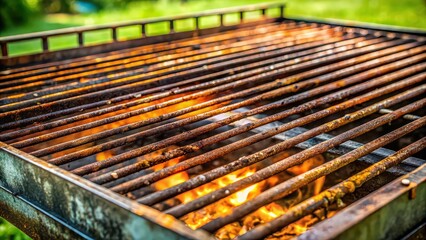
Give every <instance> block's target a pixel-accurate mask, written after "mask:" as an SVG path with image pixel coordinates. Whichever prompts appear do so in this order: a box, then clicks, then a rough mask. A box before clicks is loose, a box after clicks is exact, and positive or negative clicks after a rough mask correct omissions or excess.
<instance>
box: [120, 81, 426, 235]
mask: <svg viewBox="0 0 426 240" xmlns="http://www.w3.org/2000/svg"><path fill="white" fill-rule="evenodd" d="M416 90H417V91H416ZM425 90H426V85H423V86H422V87H420V88H417V89H413V90H412V91H408V92H405V93H404V94H398V95H396V96H394V97H391V98H389V99H386V100H384V101H381V102H379V103H377V104H373V105H371V106H369V107H367V108H364V109H362V110H359V111H357V112H354V113H352V114H347V115H345V116H344V117H341V118H339V119H336V120H334V121H332V122H329V123H327V124H323V125H321V126H319V127H317V128H314V129H312V130H310V131H307V132H305V133H303V134H301V135H299V136H297V137H294V138H292V139H289V140H288V141H284V142H282V143H279V144H277V145H274V146H271V147H269V148H266V149H265V150H262V151H260V152H258V153H255V154H253V155H250V156H248V157H243V158H240V159H238V160H237V161H235V162H233V164H232V165H235V166H237V167H238V168H241V167H243V166H248V165H251V164H253V163H255V162H258V161H260V160H263V159H265V158H267V157H269V156H272V155H275V154H277V153H279V152H281V151H283V150H285V149H288V148H290V147H292V146H294V145H296V144H297V143H300V142H302V141H305V140H307V139H309V138H312V137H313V136H316V135H318V134H320V133H324V132H328V131H331V130H333V129H335V128H338V127H340V126H343V125H345V124H347V123H349V122H352V121H355V120H357V119H360V118H362V117H365V116H368V115H370V114H372V113H374V112H376V111H378V110H379V109H380V108H383V107H387V106H388V105H393V104H396V103H398V102H401V101H403V100H406V99H409V98H410V97H413V95H411V94H414V96H416V95H418V94H422V93H424V91H425ZM410 95H411V96H410ZM424 104H426V100H422V101H420V102H416V104H411V105H408V106H407V107H404V108H402V109H401V110H400V111H394V112H392V113H389V114H387V115H384V116H382V117H380V118H377V119H375V121H372V122H368V123H366V124H363V125H361V126H358V127H356V128H353V129H351V130H349V131H347V132H345V133H344V134H341V135H338V136H336V137H335V138H332V139H330V140H327V141H325V142H322V143H320V144H318V145H316V146H314V147H312V148H310V149H307V150H304V151H302V152H300V153H297V154H295V155H292V156H290V157H289V158H287V159H286V161H280V162H278V163H276V164H274V165H271V166H269V167H267V168H264V169H262V170H259V171H257V172H256V173H254V174H253V175H250V176H249V177H247V178H244V179H242V180H239V181H238V182H235V183H233V184H231V185H228V186H227V187H224V188H221V189H219V190H217V191H215V192H212V193H209V194H207V195H204V196H202V197H200V198H198V199H197V200H194V201H192V202H190V203H187V204H185V205H180V206H177V207H175V208H172V209H169V210H167V211H166V212H167V213H169V214H171V215H173V216H178V217H180V216H183V215H185V214H187V213H189V212H192V211H194V210H196V209H199V208H201V207H204V206H206V205H208V204H210V203H213V202H214V201H217V199H221V198H223V197H226V196H229V195H230V194H232V193H234V192H236V191H238V190H241V189H243V188H245V187H248V186H250V185H251V184H254V183H256V182H260V181H262V180H265V179H266V178H268V177H271V176H273V175H275V174H277V173H279V172H282V171H284V170H286V169H288V168H290V167H292V166H295V165H297V164H300V163H302V162H303V161H304V160H306V159H308V158H310V157H312V156H315V155H318V154H320V153H323V152H325V151H327V150H328V149H329V148H332V147H333V146H336V145H338V144H340V143H343V142H345V141H347V140H349V139H352V138H354V137H357V136H359V135H361V134H363V133H365V132H368V131H371V130H372V129H374V128H376V127H378V126H381V125H383V124H385V123H388V122H390V121H392V120H394V119H396V118H398V117H399V113H401V112H402V113H403V114H402V115H404V114H406V113H409V112H411V111H414V110H417V109H419V108H421V107H423V106H424ZM402 115H401V116H402ZM294 122H295V121H293V122H291V123H294ZM291 123H290V124H291ZM218 169H219V168H218ZM113 189H114V188H113ZM237 212H238V214H241V215H238V216H240V217H242V216H245V215H246V212H240V211H234V214H233V216H232V218H233V219H234V220H233V221H235V217H236V216H237ZM229 219H231V217H228V219H225V220H222V219H220V220H217V221H216V222H220V221H222V222H220V223H219V224H217V225H213V226H214V227H211V228H210V227H209V226H211V225H209V226H207V227H206V228H205V229H208V231H212V232H213V231H215V230H217V229H218V228H219V227H217V226H219V225H221V227H222V226H224V225H226V224H228V223H231V222H233V221H231V220H229ZM229 221H230V222H229ZM224 222H226V224H224V225H222V223H224ZM211 223H212V224H214V222H213V221H212V222H211Z"/></svg>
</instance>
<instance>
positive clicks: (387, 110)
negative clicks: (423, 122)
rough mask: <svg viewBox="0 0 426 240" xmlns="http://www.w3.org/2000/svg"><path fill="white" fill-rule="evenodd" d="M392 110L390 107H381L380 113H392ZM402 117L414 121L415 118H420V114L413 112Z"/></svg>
mask: <svg viewBox="0 0 426 240" xmlns="http://www.w3.org/2000/svg"><path fill="white" fill-rule="evenodd" d="M390 112H392V110H390V109H380V111H379V113H380V114H387V113H390ZM402 118H403V119H406V120H410V121H414V120H417V119H419V118H420V116H417V115H413V114H407V115H404V116H402Z"/></svg>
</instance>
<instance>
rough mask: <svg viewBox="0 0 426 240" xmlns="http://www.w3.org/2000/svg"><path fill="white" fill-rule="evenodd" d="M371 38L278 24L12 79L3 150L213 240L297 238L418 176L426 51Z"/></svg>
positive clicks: (3, 99) (4, 93) (4, 95)
mask: <svg viewBox="0 0 426 240" xmlns="http://www.w3.org/2000/svg"><path fill="white" fill-rule="evenodd" d="M376 33H377V34H374V32H372V31H367V30H365V31H354V30H353V29H352V28H343V27H338V26H332V25H327V24H316V23H309V22H303V21H292V20H284V21H282V22H277V23H276V22H274V23H265V24H261V25H258V26H245V27H241V28H239V29H237V30H232V31H227V32H222V33H216V34H213V35H207V36H199V37H194V38H191V39H184V40H177V41H175V42H172V43H156V44H151V45H146V46H140V47H136V48H130V49H126V50H118V51H115V52H112V53H111V54H98V55H89V56H86V57H82V58H76V59H72V60H63V61H58V62H54V63H46V64H39V65H32V66H25V67H20V68H19V67H18V68H12V69H9V70H7V71H4V72H2V73H3V75H1V76H0V122H1V124H0V131H1V134H0V141H3V142H5V143H7V144H9V145H11V146H13V147H15V148H18V149H20V150H22V151H24V152H27V153H29V154H31V155H33V156H35V157H38V158H40V159H43V160H45V161H47V162H48V163H51V164H54V165H57V166H60V167H61V168H63V169H65V170H67V171H70V172H71V173H73V174H76V175H79V176H82V177H84V178H86V179H88V180H90V181H92V182H94V183H96V184H99V185H102V186H104V187H105V188H108V189H110V190H112V191H114V192H116V193H119V194H122V195H124V196H126V197H128V198H130V199H132V200H134V201H137V202H138V203H141V204H145V205H148V206H151V207H152V208H155V209H158V210H159V211H162V212H165V213H167V214H170V215H172V216H174V217H176V218H179V219H180V220H182V221H183V222H185V223H186V224H187V225H188V226H189V227H190V228H192V229H199V228H201V229H204V230H206V231H208V232H210V233H212V234H214V235H215V236H216V237H217V238H219V239H230V238H238V239H257V238H265V237H266V238H267V239H286V238H291V237H294V236H298V235H300V234H302V233H304V232H305V231H306V230H307V229H309V228H312V227H314V226H315V224H316V223H317V222H320V221H323V220H324V219H326V218H330V217H332V216H333V215H334V214H337V213H338V211H339V210H340V209H342V208H344V207H345V206H346V205H348V204H350V203H353V202H355V201H357V200H358V199H360V198H361V197H363V196H365V195H367V194H368V193H371V192H373V191H375V190H377V189H378V188H380V187H381V186H383V185H385V184H386V183H389V182H390V181H391V180H393V179H395V178H397V177H398V176H400V175H402V174H406V173H408V172H410V171H412V170H414V169H415V168H416V167H418V166H420V165H422V164H424V163H425V161H424V160H421V159H418V158H416V157H422V156H424V151H423V152H422V150H423V149H424V148H425V146H426V139H425V128H424V125H425V124H426V117H423V116H424V110H425V105H426V99H425V98H424V94H425V93H426V84H425V79H426V72H425V69H426V62H425V59H426V44H425V41H424V39H420V40H419V39H416V38H413V37H412V36H410V35H404V36H402V37H401V36H399V37H397V36H396V35H395V34H393V33H386V32H382V33H379V32H376ZM389 109H391V110H389ZM326 133H329V134H330V135H328V134H326ZM353 141H356V142H361V143H363V145H361V144H359V143H356V142H353ZM339 145H340V147H338V146H339ZM345 146H346V149H344V148H345ZM383 147H386V148H389V149H392V150H395V151H396V152H393V151H390V150H386V149H384V148H383ZM342 149H343V150H342ZM373 152H374V153H375V154H376V155H377V156H381V157H380V158H384V159H383V160H381V161H376V162H372V161H371V158H370V157H368V156H367V155H369V154H372V153H373ZM411 156H414V157H411ZM409 157H411V158H409ZM407 158H409V159H407ZM405 159H407V160H405ZM404 160H405V161H404ZM402 161H404V163H403V164H400V163H401V162H402ZM373 163H374V164H373ZM371 179H373V180H372V181H370V180H371Z"/></svg>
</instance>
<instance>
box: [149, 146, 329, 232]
mask: <svg viewBox="0 0 426 240" xmlns="http://www.w3.org/2000/svg"><path fill="white" fill-rule="evenodd" d="M285 154H286V155H287V156H288V155H291V153H285ZM177 162H178V160H174V161H169V162H168V163H167V164H168V165H167V166H169V165H174V164H176V163H177ZM322 163H324V159H323V158H322V157H321V156H317V157H315V158H311V159H308V160H307V161H305V162H304V163H303V164H301V165H298V166H295V167H292V168H290V169H288V170H287V173H285V174H284V175H285V176H273V177H271V178H269V179H267V180H265V181H262V182H259V183H256V184H253V185H251V186H249V187H247V188H245V189H242V190H240V191H238V192H236V193H234V194H232V195H230V196H228V197H227V198H224V199H221V200H219V201H217V202H216V203H214V204H211V205H209V206H206V207H204V208H202V209H200V210H198V211H194V212H191V213H189V214H187V215H185V216H183V217H182V218H181V220H182V221H184V222H185V223H186V224H187V225H188V226H189V227H191V228H192V229H197V228H199V227H201V226H203V225H205V224H206V223H208V222H210V221H212V220H213V219H216V218H218V217H220V216H224V215H228V214H230V213H231V212H232V211H233V209H234V207H236V206H239V205H241V204H243V203H244V202H246V201H249V200H250V199H253V198H254V197H255V196H257V195H258V194H260V193H261V192H262V191H264V190H266V189H268V188H270V187H272V186H274V185H276V184H278V183H280V182H282V181H285V180H286V179H288V178H289V177H291V176H290V175H298V174H301V173H303V172H305V171H308V170H310V169H312V168H315V167H317V166H318V165H320V164H322ZM165 164H166V163H163V164H161V166H159V167H158V166H156V167H155V168H156V170H159V169H161V168H163V167H165V166H166V165H165ZM255 172H256V168H254V167H252V168H250V167H247V168H243V169H240V170H238V171H235V172H232V173H230V174H228V175H226V176H224V177H221V178H219V179H217V180H214V181H212V182H210V183H207V184H204V185H203V186H200V187H198V188H195V189H193V190H191V191H187V192H185V193H182V194H180V195H178V196H177V197H176V198H175V200H176V199H177V200H178V201H179V203H188V202H190V201H192V200H194V199H197V198H199V197H201V196H203V195H206V194H208V193H210V192H213V191H215V190H217V189H220V188H223V187H225V186H227V185H229V184H231V183H234V182H236V181H238V180H240V179H243V178H246V177H248V176H250V175H252V174H254V173H255ZM188 179H189V176H188V174H187V173H186V172H181V173H178V174H175V175H172V176H170V177H168V178H165V179H163V180H161V181H159V182H157V183H156V184H155V185H154V187H155V188H156V189H157V190H164V189H166V188H169V187H171V186H175V185H177V184H179V183H182V182H185V181H186V180H188ZM323 184H324V179H318V180H317V181H315V182H313V183H311V184H309V185H308V186H307V188H305V190H304V191H303V193H302V191H298V192H297V193H296V194H294V195H295V196H292V197H291V198H290V199H287V198H285V199H283V200H282V201H284V203H282V202H281V200H280V201H279V203H278V202H274V203H271V204H268V205H266V206H264V207H262V208H260V209H258V210H257V211H256V212H254V213H252V214H250V215H248V216H246V217H245V218H243V219H241V220H240V221H239V222H235V223H232V224H229V225H227V226H225V227H223V228H221V229H219V230H218V231H217V232H216V233H215V235H216V237H217V238H219V239H232V238H234V237H236V236H238V235H241V234H244V233H245V232H247V231H249V230H250V229H252V228H254V227H255V226H257V225H259V224H262V223H265V222H269V221H271V220H273V219H274V218H277V217H279V216H281V215H282V214H284V213H285V211H286V209H287V208H288V207H290V206H292V205H294V204H296V203H298V202H300V201H302V200H303V199H306V198H307V197H310V196H311V195H313V194H317V193H318V192H319V191H320V190H321V188H322V186H323ZM177 200H176V201H177ZM175 204H176V203H175ZM173 205H174V204H173ZM316 221H317V219H316V218H314V217H311V216H308V217H307V218H306V219H305V218H304V219H301V220H299V221H297V222H296V223H293V224H291V225H289V226H287V227H285V228H284V229H283V230H282V231H280V232H278V233H277V234H278V235H275V234H274V235H273V236H270V237H271V239H276V238H280V239H281V238H286V237H292V236H296V235H299V234H301V233H303V232H305V231H306V230H307V229H308V228H309V226H311V225H312V224H314V223H315V222H316Z"/></svg>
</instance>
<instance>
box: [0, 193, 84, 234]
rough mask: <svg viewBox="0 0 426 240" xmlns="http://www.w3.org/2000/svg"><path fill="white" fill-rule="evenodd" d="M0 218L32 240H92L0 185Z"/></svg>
mask: <svg viewBox="0 0 426 240" xmlns="http://www.w3.org/2000/svg"><path fill="white" fill-rule="evenodd" d="M0 216H2V217H4V218H6V219H7V220H8V221H9V222H11V223H12V224H14V225H15V226H16V227H18V228H19V229H21V230H22V231H23V232H25V233H26V234H27V235H28V236H31V238H33V239H92V238H90V237H89V236H87V235H85V234H84V233H82V232H79V231H78V230H76V229H74V228H73V227H72V226H70V225H68V224H67V223H65V222H64V221H63V220H61V219H59V218H57V217H55V216H54V215H52V213H49V212H46V211H43V210H42V209H40V208H39V207H37V206H35V205H34V204H33V203H31V202H29V201H26V199H24V198H23V197H21V196H19V195H17V194H14V193H12V192H10V191H8V190H7V189H5V188H3V186H1V185H0Z"/></svg>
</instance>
